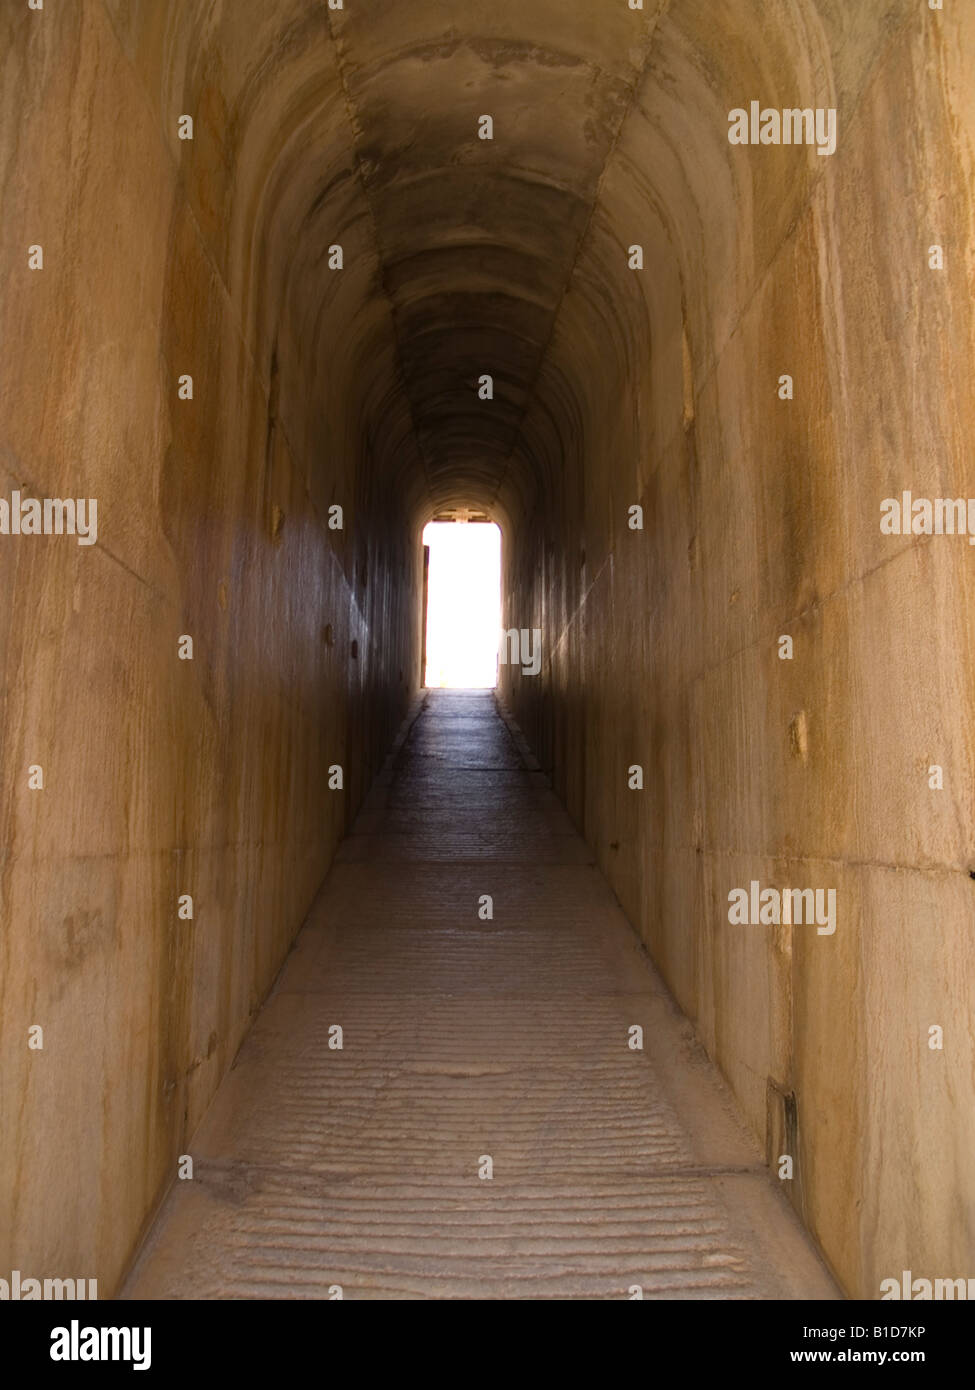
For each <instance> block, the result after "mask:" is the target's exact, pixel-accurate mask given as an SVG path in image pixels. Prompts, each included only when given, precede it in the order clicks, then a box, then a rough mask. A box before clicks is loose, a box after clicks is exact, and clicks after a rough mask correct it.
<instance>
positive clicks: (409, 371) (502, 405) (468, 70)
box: [110, 0, 661, 517]
mask: <svg viewBox="0 0 975 1390" xmlns="http://www.w3.org/2000/svg"><path fill="white" fill-rule="evenodd" d="M660 8H661V4H660V2H659V0H647V3H646V8H645V9H644V10H631V9H629V8H628V6H627V4H626V3H625V0H600V3H597V4H592V5H586V6H577V5H566V4H565V3H563V0H531V3H525V2H524V0H498V3H490V4H488V3H483V4H478V5H474V6H466V5H457V4H454V3H446V0H411V3H409V4H404V3H402V0H345V3H344V5H343V8H341V9H331V8H329V6H328V4H327V3H326V0H276V3H275V4H273V5H268V4H266V3H263V0H233V3H232V4H231V3H229V0H175V3H171V4H168V5H166V6H158V5H154V4H152V3H151V0H114V4H110V9H112V10H113V11H114V19H115V23H116V26H117V28H118V29H119V31H120V34H121V36H122V37H123V41H124V42H126V43H127V44H128V46H129V48H130V50H131V51H132V53H133V56H134V57H135V58H136V60H137V61H139V60H140V59H141V61H142V62H144V63H145V64H149V63H150V62H152V63H154V64H156V65H157V66H156V71H155V72H154V74H153V80H154V81H156V82H160V83H161V84H162V93H161V106H162V108H163V109H164V110H166V109H168V110H170V111H172V112H173V119H174V123H175V119H176V117H177V116H178V115H179V114H180V113H182V112H189V113H191V114H194V116H195V120H196V134H195V138H194V142H193V144H192V146H191V145H189V144H188V143H187V144H180V143H178V142H176V141H175V140H174V141H173V152H174V156H175V157H176V158H177V159H178V161H179V163H180V167H181V171H182V174H183V177H184V179H185V181H186V187H187V191H188V194H189V196H190V199H191V203H192V205H193V206H194V208H195V210H196V212H197V216H198V219H199V221H200V224H201V227H202V230H203V231H204V234H205V235H206V236H207V238H208V240H209V241H210V243H211V244H212V245H213V246H214V247H216V248H218V249H217V252H216V254H217V259H218V261H220V262H221V264H220V271H221V274H222V275H223V278H224V280H225V283H226V285H227V288H228V291H229V292H230V294H231V295H232V296H233V297H235V298H237V299H238V301H239V302H240V304H241V307H242V312H243V314H244V316H245V319H246V318H247V317H250V319H251V324H250V325H249V326H250V327H252V328H253V329H255V330H256V334H257V340H258V342H259V343H260V348H259V361H258V366H259V369H260V370H261V371H262V372H263V373H265V374H267V373H269V371H270V367H269V363H270V361H271V356H272V353H276V354H277V355H278V356H280V357H281V358H282V360H283V359H284V358H285V357H286V356H287V351H288V349H287V348H286V347H285V346H284V345H283V343H282V335H285V336H290V339H291V340H292V346H293V349H294V353H295V354H296V356H298V357H301V358H302V360H303V362H304V365H305V368H306V371H307V369H308V367H309V364H310V363H312V364H313V365H312V371H313V373H314V374H315V376H316V382H317V386H316V389H318V390H320V391H321V394H322V400H321V423H322V427H323V428H326V423H325V422H327V429H328V430H329V431H330V432H331V433H332V434H333V435H334V431H335V422H336V420H337V419H339V418H341V417H343V416H345V417H348V418H352V417H354V419H355V424H352V425H349V426H348V429H349V431H350V432H351V433H350V435H349V437H348V438H347V439H346V440H345V441H344V442H343V445H342V447H344V448H353V447H358V446H357V445H355V444H354V443H353V441H352V437H351V436H352V435H353V434H361V435H362V436H363V437H365V438H367V440H368V452H369V454H370V456H371V459H372V463H373V465H377V464H378V465H379V471H378V473H377V474H376V486H377V487H378V488H381V489H392V490H393V492H394V493H395V494H396V495H397V496H399V497H401V498H402V499H404V500H408V501H409V503H410V505H412V506H413V507H414V508H415V509H416V510H417V512H418V514H419V513H421V512H422V513H425V514H428V515H429V514H432V512H433V511H434V510H440V511H442V510H443V509H444V508H445V507H449V506H451V505H456V504H469V505H473V506H476V507H479V508H482V509H485V510H489V511H490V512H491V513H492V515H496V516H499V517H503V516H506V515H510V514H511V513H512V512H521V511H523V509H524V508H525V507H526V506H530V505H531V501H532V499H533V498H534V497H536V496H537V494H538V490H539V488H545V487H547V486H551V481H552V480H551V478H547V477H546V468H549V469H550V468H551V466H552V461H551V460H549V461H548V463H546V460H545V459H544V458H543V457H541V456H540V455H539V453H538V450H537V448H535V447H533V445H532V443H531V441H529V440H527V439H526V438H525V434H524V426H525V420H526V412H527V411H528V408H529V405H530V404H531V403H532V402H533V399H534V398H535V396H536V395H537V394H538V393H539V392H540V390H541V391H542V392H543V393H544V391H545V390H546V389H548V388H546V387H545V386H544V384H543V385H541V386H540V381H541V372H542V364H543V361H544V358H545V355H546V353H547V352H548V351H550V348H551V344H552V338H553V329H554V324H555V320H556V316H557V314H558V312H559V308H560V304H561V303H562V299H563V296H564V294H565V291H566V287H567V285H568V283H569V281H570V277H571V275H572V272H573V267H574V265H575V264H576V260H577V257H578V253H579V248H580V245H581V243H582V240H583V237H584V234H585V232H586V229H587V227H588V225H589V223H590V220H591V218H592V213H593V207H594V203H595V200H596V197H597V192H598V189H599V184H600V179H601V177H602V175H603V171H604V168H605V166H606V162H607V159H608V157H609V155H610V153H611V151H612V149H613V147H614V143H615V141H616V140H617V137H618V134H619V131H620V127H621V125H622V122H623V120H624V117H625V115H626V113H627V111H628V109H629V108H630V106H631V103H632V101H633V98H634V93H635V91H636V89H637V85H638V82H639V78H640V74H641V71H642V69H643V66H644V63H645V60H646V56H647V53H648V50H649V46H650V42H651V38H652V33H653V27H654V22H655V15H656V12H657V11H658V10H659V9H660ZM242 9H243V10H246V11H247V12H248V13H247V15H246V17H242V15H241V10H242ZM160 64H161V66H159V65H160ZM484 115H489V116H490V117H491V118H492V121H493V127H494V131H493V135H494V138H493V139H492V140H485V139H481V138H479V135H478V130H479V118H480V117H481V116H484ZM334 244H341V246H342V247H343V254H344V268H343V270H342V271H341V273H336V272H335V271H332V270H330V269H329V266H328V247H329V246H330V245H334ZM285 320H289V322H288V324H287V325H286V324H285ZM555 366H556V370H555V373H554V376H553V377H552V380H553V381H558V380H559V379H560V378H561V379H562V380H563V381H565V382H566V383H568V389H569V390H570V392H571V390H572V370H571V366H570V365H569V364H567V363H564V362H563V363H556V364H555ZM483 374H489V375H490V376H491V377H492V378H493V384H494V399H493V400H491V401H484V400H481V399H479V396H478V389H477V383H478V379H479V378H480V377H481V376H482V375H483ZM292 380H293V381H295V382H296V381H297V380H298V377H297V376H294V377H292ZM291 389H292V387H291V386H289V382H288V381H287V380H286V374H285V373H284V371H282V377H281V390H282V400H281V411H282V415H283V417H284V418H285V419H290V421H291V423H290V429H291V430H292V432H298V431H299V430H300V428H301V426H300V424H299V423H298V417H299V416H303V415H305V414H307V412H305V411H301V410H299V409H297V407H296V404H295V403H294V402H293V401H291V402H289V399H288V393H289V391H290V390H291ZM350 407H351V408H352V411H351V416H350V414H349V410H350ZM541 408H542V412H543V414H544V413H545V411H546V410H547V411H548V412H549V413H550V414H555V415H557V416H558V415H562V414H563V413H564V410H563V406H562V405H561V404H560V403H559V402H558V401H557V400H548V401H545V400H542V401H541Z"/></svg>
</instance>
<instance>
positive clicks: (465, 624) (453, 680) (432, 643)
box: [423, 521, 501, 690]
mask: <svg viewBox="0 0 975 1390" xmlns="http://www.w3.org/2000/svg"><path fill="white" fill-rule="evenodd" d="M423 544H424V546H425V547H427V575H426V586H425V587H426V603H425V609H426V611H425V615H424V621H425V643H424V653H425V670H424V672H423V683H424V685H426V686H435V687H442V688H444V689H450V690H457V689H468V690H469V689H482V690H483V689H493V688H494V687H495V686H496V685H497V683H498V634H499V631H500V627H501V530H500V528H499V527H498V526H496V525H495V523H494V522H493V521H476V522H473V521H431V522H428V523H427V525H426V526H425V527H424V531H423Z"/></svg>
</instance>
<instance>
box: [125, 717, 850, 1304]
mask: <svg viewBox="0 0 975 1390" xmlns="http://www.w3.org/2000/svg"><path fill="white" fill-rule="evenodd" d="M518 748H519V745H516V742H515V740H514V739H513V737H512V735H511V734H510V733H509V730H508V727H507V726H506V724H505V723H504V722H503V721H502V719H501V718H500V717H499V714H498V711H497V707H496V705H495V702H494V697H493V695H492V694H491V693H490V692H447V691H431V692H429V693H428V694H427V696H426V699H425V703H424V705H423V708H422V710H421V712H420V713H419V716H418V717H416V718H415V719H414V721H413V722H412V723H411V724H410V726H409V729H408V732H407V733H406V736H405V738H401V740H400V743H399V746H398V748H397V749H396V750H395V752H394V753H393V755H392V756H391V757H390V759H389V761H388V764H387V767H386V768H385V770H384V771H383V773H382V774H381V775H380V777H379V779H378V781H377V783H376V785H375V786H374V788H373V790H372V792H371V794H370V796H369V799H368V801H367V803H366V805H365V806H364V808H363V811H362V813H361V814H360V816H359V819H358V821H357V822H356V826H355V829H354V831H353V833H352V835H350V837H349V838H348V839H347V840H346V841H345V843H344V845H343V846H342V849H341V850H340V852H339V854H338V856H337V858H336V861H335V863H334V865H333V868H332V871H331V873H330V874H329V876H328V879H327V881H326V883H325V886H324V888H323V890H322V893H321V895H320V897H319V899H318V902H317V903H316V906H315V909H314V911H313V913H312V915H311V918H310V920H309V922H308V924H307V925H306V926H305V928H304V930H303V931H302V932H301V934H300V936H299V938H298V940H297V943H296V946H295V949H294V951H293V952H292V953H291V955H290V957H289V959H288V961H287V963H286V966H285V968H284V970H283V971H282V973H281V976H280V977H279V979H278V981H277V984H276V986H275V988H274V991H273V993H272V994H271V996H270V998H269V1000H268V1002H267V1003H266V1005H265V1006H264V1008H263V1010H262V1011H261V1013H260V1015H259V1017H258V1019H257V1021H256V1023H255V1025H254V1028H253V1030H252V1032H251V1033H250V1035H249V1037H248V1039H247V1041H246V1042H245V1044H244V1046H243V1048H242V1049H241V1051H240V1054H239V1056H238V1058H237V1061H236V1063H235V1065H234V1067H233V1069H232V1070H231V1072H230V1073H229V1075H228V1076H227V1077H226V1079H225V1080H224V1082H223V1084H222V1086H221V1087H220V1089H219V1091H218V1093H217V1096H216V1099H215V1101H214V1103H213V1105H212V1107H211V1109H210V1111H209V1113H208V1115H207V1117H206V1119H205V1120H204V1122H203V1124H202V1126H201V1127H200V1129H199V1131H198V1132H197V1134H196V1135H195V1137H194V1139H193V1142H192V1144H191V1146H190V1150H191V1153H192V1155H193V1158H194V1178H193V1180H192V1181H184V1182H177V1183H175V1184H174V1187H173V1188H172V1190H171V1192H170V1195H169V1197H168V1199H167V1201H166V1203H165V1205H164V1207H163V1209H162V1211H161V1213H160V1216H159V1219H158V1220H157V1222H156V1224H155V1226H154V1228H153V1230H152V1232H151V1234H150V1237H149V1239H148V1241H147V1243H146V1245H145V1247H144V1249H143V1251H142V1253H141V1255H140V1258H139V1259H138V1261H137V1262H136V1265H135V1268H134V1270H133V1272H132V1274H131V1275H130V1277H129V1279H128V1281H127V1283H126V1286H125V1288H124V1290H123V1293H122V1297H128V1298H194V1299H199V1298H327V1297H329V1294H330V1290H333V1296H334V1288H335V1286H340V1287H341V1290H342V1295H343V1297H345V1298H535V1299H537V1298H616V1299H623V1298H628V1297H631V1296H632V1293H631V1290H632V1289H633V1288H634V1286H639V1287H640V1288H642V1290H643V1294H644V1297H646V1298H771V1299H779V1298H834V1297H836V1296H837V1294H836V1290H835V1288H834V1286H833V1284H832V1283H831V1281H830V1279H829V1277H828V1275H827V1274H826V1273H825V1271H824V1269H823V1267H822V1265H821V1264H820V1262H819V1260H818V1259H817V1257H816V1255H815V1253H814V1252H813V1250H812V1247H811V1246H810V1244H809V1242H808V1240H807V1238H806V1237H805V1235H804V1233H803V1231H802V1229H801V1227H800V1226H799V1224H798V1223H797V1221H796V1219H795V1218H794V1216H793V1214H792V1211H791V1209H790V1208H789V1207H788V1205H787V1204H786V1202H785V1201H784V1200H783V1198H782V1194H781V1193H780V1192H779V1191H778V1189H777V1182H776V1180H774V1179H772V1178H771V1177H770V1176H769V1174H768V1172H767V1170H766V1168H765V1167H764V1165H763V1164H762V1162H761V1159H760V1155H759V1153H758V1151H757V1149H756V1147H755V1145H754V1143H753V1142H752V1141H751V1139H749V1138H748V1137H747V1135H746V1134H745V1132H744V1130H743V1129H742V1128H741V1126H740V1124H739V1123H738V1121H737V1119H736V1117H735V1113H734V1110H733V1107H732V1104H731V1102H730V1100H729V1098H728V1095H727V1092H726V1090H725V1088H724V1086H723V1084H722V1083H721V1082H720V1079H719V1078H718V1076H717V1074H716V1073H715V1071H714V1069H713V1068H712V1067H711V1066H710V1064H709V1063H708V1062H707V1060H706V1059H705V1057H704V1055H703V1053H702V1052H701V1050H700V1049H699V1048H698V1047H697V1046H696V1045H695V1043H694V1040H693V1034H692V1031H691V1029H690V1026H689V1025H688V1023H687V1022H686V1020H684V1019H683V1017H682V1016H681V1015H680V1014H679V1012H678V1011H677V1010H676V1009H675V1008H674V1006H673V1005H672V1003H671V1002H670V1000H669V997H668V996H667V994H666V992H665V991H664V989H663V987H662V985H661V984H660V982H659V980H658V978H657V976H656V974H655V972H654V970H653V968H652V966H651V965H650V963H649V961H648V959H647V957H646V956H645V954H644V953H643V951H642V949H641V948H640V945H639V943H638V941H637V939H636V937H635V935H634V933H633V932H632V930H631V928H630V927H629V925H628V924H627V922H626V919H625V918H624V916H623V914H622V913H621V911H620V909H619V907H618V905H617V903H616V900H615V898H614V897H613V895H612V893H611V891H610V889H609V887H608V886H607V884H606V882H605V880H604V879H603V878H602V876H601V874H600V873H599V871H598V870H597V869H596V867H595V866H594V864H593V862H592V856H591V854H590V852H589V850H588V848H587V846H586V845H585V844H584V842H583V841H582V840H581V838H580V837H579V836H578V835H577V834H576V832H575V831H574V830H573V828H572V825H571V823H570V822H569V820H568V817H567V816H566V814H565V812H564V811H563V810H562V808H561V806H560V804H559V802H558V800H557V799H556V797H555V796H554V795H553V793H552V792H551V790H550V789H549V787H548V785H547V783H546V780H545V778H544V777H543V776H542V774H541V773H539V772H536V771H531V770H530V768H529V765H528V762H527V760H526V759H525V758H523V757H522V756H521V755H520V753H519V751H518ZM484 894H490V895H491V897H492V898H493V902H494V917H493V920H492V921H482V920H480V919H479V917H478V900H479V899H480V897H481V896H482V895H484ZM334 1024H338V1025H340V1026H341V1028H342V1029H343V1034H344V1037H343V1043H344V1046H343V1048H342V1050H341V1051H339V1050H333V1049H330V1048H329V1046H328V1039H329V1029H330V1027H331V1026H332V1025H334ZM632 1024H640V1025H641V1026H642V1027H643V1029H644V1035H645V1047H644V1050H643V1051H642V1052H640V1051H632V1050H630V1048H629V1047H628V1046H627V1039H628V1028H629V1027H630V1026H631V1025H632ZM484 1156H490V1158H491V1160H492V1161H493V1177H491V1178H490V1179H487V1178H482V1177H479V1168H481V1169H483V1168H484V1163H483V1159H484Z"/></svg>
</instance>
